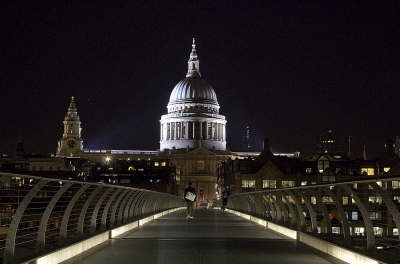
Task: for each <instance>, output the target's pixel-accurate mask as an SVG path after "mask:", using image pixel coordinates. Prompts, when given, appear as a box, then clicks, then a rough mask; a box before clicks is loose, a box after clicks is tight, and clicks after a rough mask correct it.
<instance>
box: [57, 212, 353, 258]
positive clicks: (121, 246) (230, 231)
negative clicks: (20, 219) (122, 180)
mask: <svg viewBox="0 0 400 264" xmlns="http://www.w3.org/2000/svg"><path fill="white" fill-rule="evenodd" d="M62 263H63V264H72V263H88V264H91V263H93V264H94V263H96V264H101V263H104V264H110V263H135V264H140V263H146V264H148V263H163V264H169V263H207V264H212V263H218V264H221V263H230V264H235V263H254V264H255V263H308V264H311V263H315V264H325V263H334V264H342V263H346V262H343V261H341V260H339V259H337V258H334V257H332V256H330V255H327V254H325V253H322V252H320V251H318V250H316V249H314V248H312V247H309V246H307V245H305V244H303V243H299V242H296V241H294V240H293V239H291V238H285V237H282V236H278V235H277V234H275V233H273V232H270V231H268V230H266V228H265V227H262V226H259V225H257V224H255V223H253V222H250V221H247V220H244V219H243V218H241V217H239V216H236V215H234V214H231V213H229V212H223V211H221V210H215V209H197V210H195V214H194V218H192V219H186V217H185V210H180V211H177V212H174V213H171V214H169V215H166V216H163V217H161V218H158V219H156V220H154V221H152V222H150V223H149V224H148V225H145V226H142V227H140V228H137V229H135V230H134V231H132V232H127V233H126V234H123V235H121V236H119V237H117V238H115V239H110V241H107V242H104V243H103V244H101V245H99V246H96V247H94V248H92V249H91V250H88V251H86V252H84V253H82V254H79V255H77V256H75V257H73V258H71V259H69V260H67V261H64V262H62Z"/></svg>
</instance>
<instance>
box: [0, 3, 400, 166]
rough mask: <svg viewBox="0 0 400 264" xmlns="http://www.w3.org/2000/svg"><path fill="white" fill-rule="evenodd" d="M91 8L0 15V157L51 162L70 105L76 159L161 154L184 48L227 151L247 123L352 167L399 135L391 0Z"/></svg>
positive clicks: (287, 148)
mask: <svg viewBox="0 0 400 264" xmlns="http://www.w3.org/2000/svg"><path fill="white" fill-rule="evenodd" d="M10 2H11V1H10ZM29 2H33V1H29ZM47 2H52V1H47ZM56 2H59V1H56ZM67 2H69V1H67ZM96 2H101V3H102V4H84V1H82V2H81V3H80V4H79V5H71V4H68V5H56V4H40V5H39V4H36V5H30V4H21V5H16V4H5V3H2V4H0V19H1V20H0V23H1V26H0V91H1V101H0V102H1V103H0V113H1V115H0V133H1V140H0V153H8V154H10V155H12V154H13V152H14V150H15V148H16V143H17V142H18V140H19V139H21V140H22V141H23V142H24V146H25V151H26V152H27V153H41V154H43V155H49V154H50V153H55V151H56V148H57V142H58V140H59V139H60V138H61V137H62V133H63V123H62V121H63V119H64V116H65V114H66V112H67V109H68V106H69V103H70V98H71V96H75V102H76V107H77V109H78V114H79V116H80V118H81V122H82V137H83V140H84V145H85V148H90V149H143V150H156V149H158V148H159V135H160V132H159V130H160V125H159V120H160V117H161V115H163V114H166V113H167V108H166V106H167V104H168V101H169V96H170V93H171V91H172V89H173V88H174V86H175V85H176V84H177V83H178V82H179V81H180V80H182V79H184V78H185V74H186V72H187V61H188V59H189V54H190V51H191V44H192V38H196V44H197V52H198V56H199V59H200V72H201V74H202V78H204V79H205V80H206V81H207V82H209V83H210V84H211V86H212V87H213V88H214V90H215V92H216V94H217V98H218V102H219V104H220V114H222V115H224V116H225V117H226V119H227V121H228V123H227V142H228V143H227V146H228V147H229V148H230V149H231V150H235V149H238V147H239V143H240V142H239V141H240V136H241V131H242V130H244V128H245V126H246V125H249V126H250V128H251V132H252V133H253V135H254V136H257V137H258V138H260V139H261V140H262V139H264V138H268V139H269V140H270V142H271V148H272V150H273V151H274V152H293V151H300V153H301V156H302V157H305V156H308V155H311V154H314V153H315V152H316V143H317V137H318V133H319V132H320V131H322V130H323V129H325V128H326V127H331V128H333V129H335V130H336V131H337V132H338V135H339V137H338V139H339V147H340V149H342V150H344V151H347V150H348V136H349V135H351V158H359V157H362V150H363V146H364V145H366V150H367V158H369V159H372V158H377V157H379V156H381V155H382V154H383V153H384V151H385V148H384V145H385V143H386V141H387V139H392V140H394V139H395V137H396V135H400V96H399V94H400V89H399V86H400V52H399V47H400V30H399V26H400V21H399V20H400V19H399V18H400V15H398V14H399V13H400V12H399V11H400V8H399V7H400V2H399V1H313V2H314V3H313V4H311V3H304V2H303V1H288V2H285V1H260V2H259V3H257V2H255V1H240V2H226V1H219V2H218V3H216V2H217V1H168V2H167V3H156V2H158V1H132V3H131V4H124V5H120V4H115V2H114V1H110V2H109V3H107V2H102V1H96ZM174 2H176V3H174ZM265 2H271V3H265ZM276 2H278V3H276ZM172 3H174V4H172ZM251 3H252V4H251ZM261 3H262V4H261Z"/></svg>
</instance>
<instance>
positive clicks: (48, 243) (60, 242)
mask: <svg viewBox="0 0 400 264" xmlns="http://www.w3.org/2000/svg"><path fill="white" fill-rule="evenodd" d="M182 206H184V202H183V200H182V199H181V198H179V197H176V196H172V195H168V194H164V193H158V192H154V191H149V190H141V189H135V188H129V187H123V186H116V185H108V184H102V183H88V182H80V181H72V180H64V179H52V178H43V177H34V176H28V175H20V174H10V173H0V256H1V257H2V261H3V263H19V262H20V261H22V260H24V259H29V258H31V257H32V256H37V255H42V254H45V253H47V252H51V251H53V250H56V249H58V248H62V247H64V246H66V245H69V244H72V243H75V242H77V241H80V240H83V239H85V238H88V237H91V236H94V235H96V234H98V233H101V232H104V231H106V230H109V229H112V228H114V227H117V226H121V225H124V224H126V223H129V222H133V221H136V220H138V219H141V218H144V217H146V216H149V215H152V214H155V213H157V212H162V211H165V210H168V209H173V208H178V207H182ZM0 263H1V261H0Z"/></svg>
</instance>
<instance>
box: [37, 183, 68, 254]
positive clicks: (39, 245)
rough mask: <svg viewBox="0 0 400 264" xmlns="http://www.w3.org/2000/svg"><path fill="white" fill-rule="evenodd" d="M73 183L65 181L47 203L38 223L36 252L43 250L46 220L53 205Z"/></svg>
mask: <svg viewBox="0 0 400 264" xmlns="http://www.w3.org/2000/svg"><path fill="white" fill-rule="evenodd" d="M72 185H73V183H72V182H66V183H64V185H63V186H61V188H60V189H59V190H58V191H57V193H56V194H55V195H54V196H53V198H52V199H51V201H50V203H49V204H48V205H47V207H46V210H45V211H44V213H43V216H42V220H41V221H40V224H39V230H38V234H37V241H36V252H37V253H40V252H43V251H44V250H45V245H46V244H45V237H46V227H47V222H48V221H49V218H50V215H51V212H52V211H53V208H54V206H55V205H56V203H57V201H58V200H59V199H60V197H61V196H62V195H63V194H64V193H65V191H66V190H68V188H69V187H71V186H72Z"/></svg>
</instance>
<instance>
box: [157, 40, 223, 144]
mask: <svg viewBox="0 0 400 264" xmlns="http://www.w3.org/2000/svg"><path fill="white" fill-rule="evenodd" d="M199 66H200V61H199V59H198V56H197V51H196V42H195V39H193V44H192V51H191V53H190V57H189V61H188V72H187V73H186V78H185V79H183V80H182V81H180V82H179V83H178V84H177V85H176V86H175V87H174V89H173V90H172V92H171V96H170V98H169V103H168V105H167V109H168V114H166V115H163V116H161V120H160V129H161V131H160V150H166V149H195V148H198V147H204V148H206V149H210V150H223V151H225V150H226V122H227V121H226V119H225V116H223V115H220V114H219V108H220V106H219V104H218V100H217V95H216V93H215V91H214V89H213V88H212V87H211V85H210V84H209V83H208V82H206V81H205V80H204V79H202V78H201V74H200V72H199V68H200V67H199Z"/></svg>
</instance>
